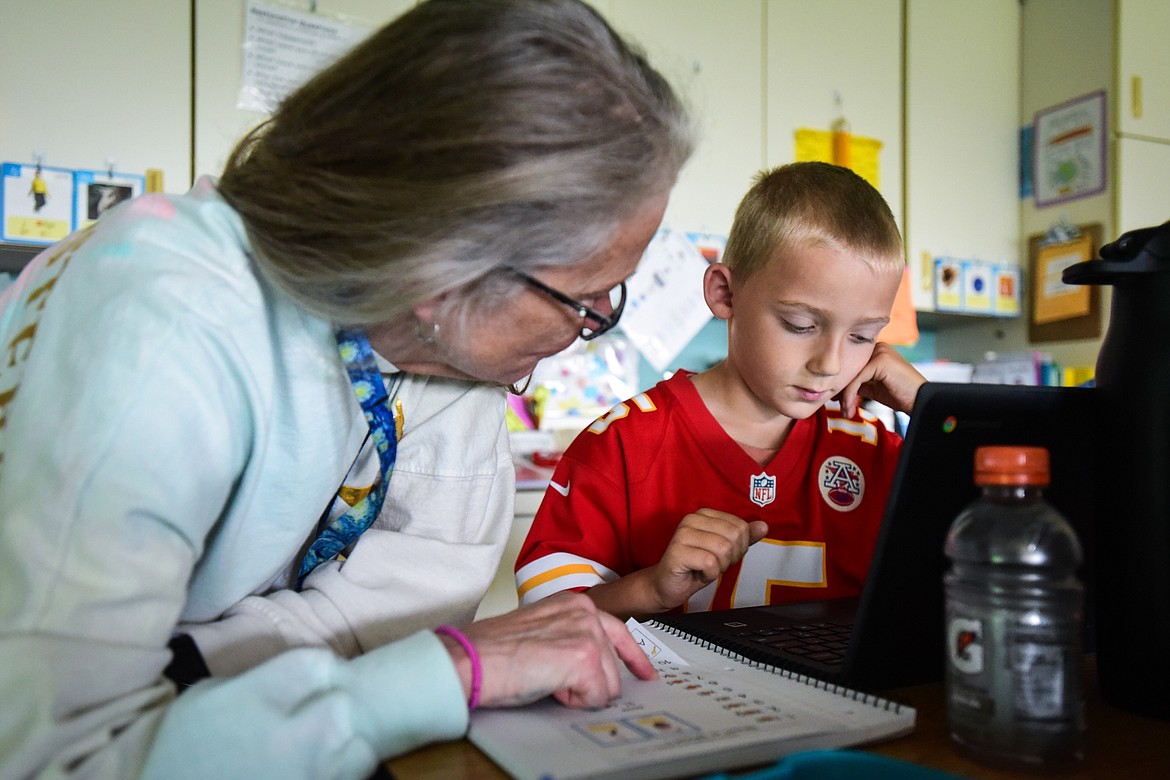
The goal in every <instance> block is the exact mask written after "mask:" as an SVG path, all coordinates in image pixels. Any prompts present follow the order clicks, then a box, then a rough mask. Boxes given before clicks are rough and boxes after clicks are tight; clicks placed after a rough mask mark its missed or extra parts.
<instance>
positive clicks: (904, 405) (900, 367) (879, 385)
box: [837, 341, 926, 417]
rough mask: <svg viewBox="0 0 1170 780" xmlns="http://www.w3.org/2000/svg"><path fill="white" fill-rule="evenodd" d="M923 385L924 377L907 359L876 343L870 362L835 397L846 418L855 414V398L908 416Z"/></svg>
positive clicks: (888, 347)
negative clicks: (862, 397)
mask: <svg viewBox="0 0 1170 780" xmlns="http://www.w3.org/2000/svg"><path fill="white" fill-rule="evenodd" d="M925 382H926V377H924V376H923V375H922V374H920V373H918V369H916V368H914V366H912V365H911V364H910V363H909V361H907V360H906V358H904V357H902V356H901V355H899V354H898V352H897V350H895V349H894V348H893V347H891V346H890V345H889V344H886V343H885V342H881V341H879V342H878V343H877V344H876V345H874V349H873V355H872V356H870V358H869V362H868V363H866V364H865V367H864V368H862V369H861V372H860V373H859V374H858V375H857V376H855V377H854V378H853V381H852V382H850V383H849V384H847V385H846V386H845V387H844V389H842V390H841V392H840V393H838V394H837V400H838V401H840V402H841V412H842V413H843V414H844V415H845V416H846V417H852V416H853V415H854V414H856V413H857V406H858V403H859V401H858V396H864V397H865V398H872V399H873V400H875V401H877V402H878V403H880V404H885V405H886V406H888V407H890V408H891V409H894V410H895V411H898V412H905V413H907V414H909V413H910V410H911V409H913V408H914V399H915V398H916V397H917V396H918V388H920V387H922V385H923V383H925Z"/></svg>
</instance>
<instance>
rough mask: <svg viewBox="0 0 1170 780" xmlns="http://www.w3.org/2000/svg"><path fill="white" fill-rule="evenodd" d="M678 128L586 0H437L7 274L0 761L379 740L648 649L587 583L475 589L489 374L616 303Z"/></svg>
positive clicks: (216, 772)
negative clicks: (165, 184)
mask: <svg viewBox="0 0 1170 780" xmlns="http://www.w3.org/2000/svg"><path fill="white" fill-rule="evenodd" d="M690 148H691V136H690V130H689V125H688V122H687V119H686V116H685V114H684V112H683V111H682V109H681V107H680V104H679V102H678V100H677V99H676V97H675V95H674V94H673V92H672V91H671V89H670V88H669V87H668V85H667V84H666V82H665V81H664V80H663V79H662V78H661V76H660V75H658V74H657V73H656V72H655V71H654V70H652V69H651V68H650V67H649V66H648V65H647V63H646V62H645V60H644V59H643V58H642V57H641V56H640V55H638V54H637V53H635V52H634V51H632V50H631V48H630V47H629V46H627V45H626V44H625V43H624V42H623V41H622V40H621V39H620V38H619V37H618V36H617V35H615V34H614V32H613V31H612V30H611V29H610V28H609V27H608V26H607V25H606V24H605V22H604V21H603V20H602V19H601V18H600V17H599V16H598V15H597V14H596V13H594V12H593V11H592V10H590V9H589V8H588V7H587V6H585V5H583V4H582V3H580V2H578V1H577V0H431V1H430V2H426V3H422V4H420V5H419V6H417V7H415V8H414V9H412V10H411V11H409V12H408V13H406V14H405V15H403V16H402V17H400V18H399V19H397V20H396V21H394V22H393V23H391V24H390V25H388V26H387V27H385V28H384V29H382V30H380V31H378V32H376V33H374V34H373V35H372V36H371V37H370V38H369V39H368V40H367V41H366V42H364V43H362V44H361V45H359V46H358V47H357V48H356V49H355V50H354V51H353V52H351V53H350V54H348V55H347V56H345V57H344V58H343V59H341V60H340V61H339V62H337V63H336V64H335V65H334V66H333V67H331V68H329V69H327V70H326V71H324V72H322V73H321V74H320V75H318V76H317V77H315V78H314V79H313V80H311V81H310V82H309V83H308V84H306V85H305V86H304V87H303V88H302V89H300V90H299V91H298V92H296V93H294V94H293V95H292V96H290V97H289V98H288V99H287V100H286V101H285V102H284V103H283V104H282V105H281V107H280V108H279V110H278V111H277V112H276V113H275V114H274V115H273V117H272V118H271V120H270V121H269V122H267V123H266V124H264V125H263V126H262V127H260V128H259V129H257V130H256V131H255V132H253V133H252V134H251V135H249V136H248V137H247V138H245V139H244V141H243V142H242V143H241V144H240V145H239V147H238V148H237V149H236V150H235V152H234V154H233V155H232V157H231V159H230V161H229V162H228V165H227V167H226V169H225V171H224V172H223V175H222V177H221V178H220V179H219V180H218V181H214V180H211V179H203V180H201V181H199V182H197V183H196V185H195V187H194V188H193V189H192V190H191V192H189V193H188V194H186V195H184V196H163V195H150V196H146V197H142V198H139V199H136V200H133V201H128V202H126V203H123V204H120V205H119V206H117V207H116V208H114V209H111V210H110V211H109V212H108V213H106V214H105V215H103V217H102V218H101V220H99V221H98V223H96V225H95V226H93V227H92V228H90V229H88V230H84V231H80V232H78V233H77V234H74V235H73V236H70V237H69V238H67V239H65V240H63V241H62V242H60V243H59V244H57V245H55V246H53V247H51V248H49V249H47V250H46V251H45V252H43V253H42V254H41V255H40V256H39V257H38V258H37V259H35V260H34V261H33V262H32V263H31V264H30V265H29V266H28V268H27V269H26V270H25V271H24V273H23V274H22V275H21V277H20V278H19V280H18V281H17V283H16V284H15V285H14V286H13V287H11V288H10V289H9V290H8V291H7V292H6V293H5V295H4V297H3V298H0V338H2V342H0V343H3V345H4V352H3V354H4V360H3V361H0V458H2V460H0V518H2V520H0V697H2V701H3V706H2V707H0V711H2V714H0V775H3V776H4V777H27V776H32V775H38V774H43V775H46V776H54V777H57V776H67V775H73V776H78V777H110V778H127V777H136V776H143V777H165V778H170V779H173V778H179V777H201V778H202V777H210V776H234V777H250V778H259V777H268V776H272V777H279V778H282V779H283V780H289V779H290V778H296V777H306V778H318V777H326V776H328V777H363V776H365V775H367V774H368V773H369V772H370V771H371V770H372V769H373V768H374V767H376V765H377V763H378V762H379V760H381V759H383V758H386V757H388V756H391V755H395V754H398V753H401V752H404V751H407V750H409V749H411V748H414V747H416V746H418V745H420V744H423V743H426V742H428V741H434V740H440V739H450V738H455V737H458V736H460V735H461V734H462V733H463V732H464V730H465V729H466V726H467V718H468V710H469V707H474V706H477V705H478V706H481V707H489V706H508V705H516V704H521V703H524V702H528V701H532V700H534V699H537V698H540V697H543V696H546V695H549V694H552V695H554V696H556V697H557V698H558V699H560V700H561V701H562V702H564V703H565V704H568V705H571V706H597V705H600V704H604V703H605V702H606V701H608V700H610V699H611V698H612V697H613V696H615V695H616V694H617V692H618V688H619V672H620V669H621V667H622V665H623V664H624V665H626V666H628V667H629V668H630V669H631V670H632V671H633V672H634V673H635V674H637V675H638V676H641V677H651V676H653V674H654V672H653V670H652V668H651V667H650V665H649V663H648V662H647V661H646V659H645V658H644V657H642V655H641V654H640V652H639V651H638V649H637V648H636V647H635V646H634V644H633V642H632V641H631V640H630V638H629V636H628V634H627V633H626V632H625V631H624V629H623V627H622V626H621V624H620V623H618V622H617V621H616V620H613V619H611V618H609V617H608V616H606V615H602V614H599V613H598V612H597V611H596V610H595V609H594V608H593V607H592V606H591V604H590V602H589V601H588V599H586V598H585V597H583V596H576V595H573V596H568V597H566V598H563V599H553V600H550V601H547V602H544V603H542V604H540V605H537V606H535V607H533V608H526V609H523V610H519V611H517V612H514V613H511V614H509V615H505V616H501V617H499V618H494V619H492V620H488V621H483V622H480V623H474V624H471V623H469V621H470V619H471V617H472V615H473V614H474V610H475V607H476V604H477V602H478V601H479V599H480V598H481V597H482V595H483V593H484V591H485V589H486V587H487V585H488V583H489V582H490V580H491V578H492V575H493V573H494V571H495V568H496V565H497V563H498V559H499V557H500V554H501V550H502V548H503V545H504V541H505V538H506V536H507V532H508V525H509V522H510V520H511V514H512V501H513V476H512V468H511V461H510V457H509V453H508V445H507V436H506V430H505V426H504V397H503V396H504V388H505V387H507V386H508V385H510V384H511V383H515V382H517V381H521V380H523V378H524V377H525V376H526V375H528V374H529V373H530V372H531V371H532V369H533V367H534V366H535V365H536V363H537V361H539V360H540V359H541V358H543V357H546V356H548V355H552V354H553V353H556V352H558V351H560V350H562V349H563V348H565V347H566V346H568V345H569V344H570V343H571V342H572V341H573V340H574V339H575V338H577V337H578V336H582V335H583V336H585V337H586V338H588V337H590V336H592V335H595V334H597V333H600V332H602V331H604V330H606V329H608V328H610V327H612V326H613V325H614V323H615V322H616V320H617V318H618V316H619V315H620V309H621V304H622V303H623V302H624V280H625V279H626V278H627V277H628V276H629V275H630V274H631V273H632V272H633V271H634V268H635V265H636V264H637V262H638V260H639V258H640V257H641V254H642V252H643V250H644V248H645V247H646V245H647V243H648V242H649V240H650V238H651V236H652V235H653V233H654V231H655V229H656V227H657V225H658V223H659V221H660V220H661V217H662V213H663V210H664V208H665V205H666V200H667V195H668V192H669V190H670V188H671V186H672V185H673V183H674V180H675V177H676V175H677V173H678V170H679V168H680V167H681V165H682V164H683V162H684V161H685V159H686V158H687V156H688V154H689V152H690ZM440 624H447V625H440ZM456 626H460V627H461V628H457V627H456ZM436 627H437V629H436ZM203 678H209V679H203ZM188 686H189V687H188ZM179 691H183V692H182V693H181V695H179V693H178V692H179Z"/></svg>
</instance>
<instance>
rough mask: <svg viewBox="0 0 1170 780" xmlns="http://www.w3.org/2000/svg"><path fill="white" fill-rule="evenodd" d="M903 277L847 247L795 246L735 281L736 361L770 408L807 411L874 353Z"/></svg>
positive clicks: (789, 413) (792, 414)
mask: <svg viewBox="0 0 1170 780" xmlns="http://www.w3.org/2000/svg"><path fill="white" fill-rule="evenodd" d="M900 281H901V275H900V274H899V273H897V272H896V271H893V270H881V271H875V270H873V269H871V268H870V267H869V266H868V265H866V264H865V263H864V262H863V261H862V260H860V259H859V258H858V257H857V256H856V255H854V254H852V253H850V252H849V251H848V250H841V249H838V248H832V247H825V246H808V247H801V248H797V249H793V250H790V251H788V252H787V253H786V254H785V255H784V256H782V257H779V258H776V259H774V260H773V261H772V262H770V263H768V264H767V265H766V266H765V267H764V268H762V269H761V270H759V271H757V272H756V273H755V274H753V275H752V276H751V277H749V278H748V279H746V280H744V281H742V282H737V281H736V280H734V279H732V280H731V281H730V285H731V290H730V292H731V296H730V306H729V312H730V317H729V318H728V359H729V362H730V363H731V364H732V367H733V368H734V370H735V371H736V372H737V373H738V374H739V375H740V377H741V379H742V380H743V382H744V383H745V385H746V386H747V388H748V390H749V391H750V392H751V393H752V394H753V395H754V396H755V397H756V399H757V400H758V401H759V403H760V404H761V405H762V406H763V407H765V410H767V409H772V410H774V411H776V412H779V413H780V414H782V415H784V416H785V417H789V418H791V419H796V420H800V419H804V418H806V417H808V416H810V415H811V414H813V413H814V412H815V411H816V410H817V409H818V408H820V407H821V406H822V405H823V404H824V403H825V402H826V401H828V400H830V399H832V398H833V396H835V395H836V394H837V393H838V392H840V391H841V389H842V388H843V387H845V385H847V384H848V383H849V382H850V381H851V380H852V379H853V378H854V377H856V376H857V374H858V373H859V372H860V371H861V369H862V368H863V367H864V366H865V364H866V363H867V362H868V361H869V359H870V356H871V355H872V354H873V349H874V343H875V340H876V338H877V335H878V332H879V331H881V329H882V327H883V326H885V324H886V323H887V322H889V318H890V309H891V308H892V307H893V305H894V296H895V295H896V294H897V291H898V283H899V282H900Z"/></svg>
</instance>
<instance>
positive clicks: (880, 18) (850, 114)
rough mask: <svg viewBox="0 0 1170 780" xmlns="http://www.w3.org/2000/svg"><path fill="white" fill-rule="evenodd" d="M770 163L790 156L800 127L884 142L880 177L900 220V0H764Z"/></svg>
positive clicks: (880, 186)
mask: <svg viewBox="0 0 1170 780" xmlns="http://www.w3.org/2000/svg"><path fill="white" fill-rule="evenodd" d="M765 13H766V29H765V33H766V36H767V37H766V40H767V58H766V60H767V61H766V70H765V75H766V92H765V94H766V100H767V116H766V119H765V122H766V129H765V132H766V136H767V144H768V153H767V158H768V164H769V165H779V164H781V163H787V162H792V161H793V160H794V159H795V154H796V152H795V135H796V132H797V131H798V130H800V129H802V128H808V129H814V130H829V129H830V128H831V127H832V125H833V123H834V122H835V121H836V120H837V119H839V118H842V117H843V118H844V119H845V120H846V121H847V122H848V126H849V129H850V131H851V132H852V133H853V134H854V135H856V136H861V137H863V138H870V139H874V140H876V141H878V142H880V143H881V149H880V151H879V153H878V177H877V185H878V189H879V190H880V191H881V193H882V196H883V197H884V198H885V199H886V202H887V203H888V204H889V205H890V210H891V211H892V212H893V213H894V218H895V219H896V220H897V222H898V225H899V227H902V228H904V226H905V220H904V218H903V206H904V204H903V193H902V154H903V145H902V135H903V128H902V24H903V19H902V2H901V0H866V1H865V2H858V1H857V0H819V1H818V2H815V3H810V2H807V0H767V2H766V4H765Z"/></svg>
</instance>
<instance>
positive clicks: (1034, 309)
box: [1028, 222, 1101, 344]
mask: <svg viewBox="0 0 1170 780" xmlns="http://www.w3.org/2000/svg"><path fill="white" fill-rule="evenodd" d="M1077 229H1078V231H1079V235H1078V236H1076V237H1074V238H1071V239H1069V240H1067V241H1060V242H1056V243H1051V242H1048V241H1046V240H1045V239H1046V235H1044V234H1038V235H1033V236H1029V237H1028V302H1029V307H1028V308H1029V313H1028V341H1029V342H1031V343H1033V344H1035V343H1038V342H1042V341H1073V340H1076V339H1092V338H1098V337H1100V335H1101V289H1100V287H1099V286H1097V285H1066V284H1064V282H1063V281H1062V280H1061V274H1062V272H1063V271H1064V269H1065V268H1067V267H1068V266H1070V265H1073V264H1074V263H1079V262H1082V261H1084V260H1092V259H1094V258H1095V257H1097V250H1098V249H1100V247H1101V224H1100V223H1099V222H1094V223H1090V224H1086V225H1077Z"/></svg>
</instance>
